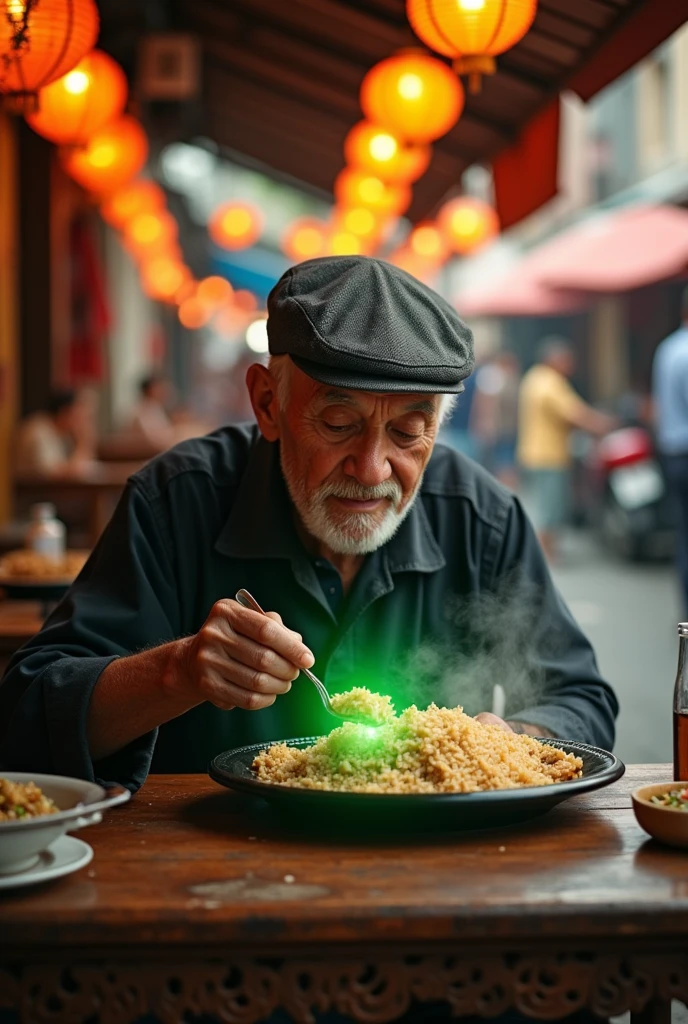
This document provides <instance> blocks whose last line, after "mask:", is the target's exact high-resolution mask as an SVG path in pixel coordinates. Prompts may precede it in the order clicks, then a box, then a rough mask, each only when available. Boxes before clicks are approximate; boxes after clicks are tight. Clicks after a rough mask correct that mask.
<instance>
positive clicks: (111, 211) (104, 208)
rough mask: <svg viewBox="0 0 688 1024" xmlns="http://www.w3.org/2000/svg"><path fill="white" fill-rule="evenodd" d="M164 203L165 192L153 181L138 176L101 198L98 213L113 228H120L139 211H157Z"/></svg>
mask: <svg viewBox="0 0 688 1024" xmlns="http://www.w3.org/2000/svg"><path fill="white" fill-rule="evenodd" d="M165 205H166V200H165V193H164V192H163V190H162V189H161V188H160V186H159V185H157V184H156V183H155V182H154V181H148V180H147V179H145V178H139V179H137V180H136V181H132V182H131V183H130V184H128V185H124V186H123V187H122V188H120V189H118V190H117V191H116V192H113V194H112V195H111V196H108V198H107V199H105V200H103V203H102V204H101V207H100V214H101V217H102V218H103V220H105V221H107V223H108V224H111V225H112V227H114V228H122V227H123V226H124V225H125V224H126V223H127V221H129V220H131V219H132V217H136V216H137V215H138V214H139V213H158V212H159V211H160V210H164V209H165Z"/></svg>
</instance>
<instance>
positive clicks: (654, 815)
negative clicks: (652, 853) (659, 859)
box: [631, 782, 688, 849]
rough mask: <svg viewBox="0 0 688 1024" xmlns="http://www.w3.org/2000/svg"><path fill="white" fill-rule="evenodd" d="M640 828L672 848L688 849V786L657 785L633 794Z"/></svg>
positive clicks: (668, 783) (642, 788)
mask: <svg viewBox="0 0 688 1024" xmlns="http://www.w3.org/2000/svg"><path fill="white" fill-rule="evenodd" d="M631 800H632V801H633V810H634V812H635V816H636V819H637V821H638V824H639V825H640V827H641V828H642V829H644V830H645V831H646V832H647V833H648V834H649V835H651V836H652V837H653V838H654V839H658V840H659V842H660V843H666V844H667V845H668V846H679V847H682V848H683V849H688V782H655V783H653V785H651V786H642V787H641V788H640V789H636V790H635V792H634V793H631Z"/></svg>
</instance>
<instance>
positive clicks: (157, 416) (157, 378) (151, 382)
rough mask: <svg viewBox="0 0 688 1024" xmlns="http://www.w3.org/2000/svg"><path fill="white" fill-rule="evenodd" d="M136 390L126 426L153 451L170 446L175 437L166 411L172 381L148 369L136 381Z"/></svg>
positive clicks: (176, 439) (175, 433) (169, 399)
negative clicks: (135, 399) (132, 409)
mask: <svg viewBox="0 0 688 1024" xmlns="http://www.w3.org/2000/svg"><path fill="white" fill-rule="evenodd" d="M139 393H140V398H139V401H138V404H137V406H136V408H135V409H134V412H133V415H132V418H131V422H130V424H129V430H130V431H131V433H132V434H133V435H134V436H136V437H140V438H142V439H143V440H144V441H145V442H146V443H147V444H148V445H150V447H151V449H154V450H155V451H161V452H162V451H165V449H167V448H171V447H172V445H173V444H176V442H177V441H178V440H179V437H178V435H177V431H176V429H175V426H174V424H173V422H172V419H171V417H170V415H169V413H168V411H167V409H168V406H169V405H170V402H171V400H172V397H173V392H172V385H171V384H170V382H169V381H168V380H167V379H166V378H165V377H163V376H162V374H159V373H152V374H150V375H149V376H147V377H144V378H143V380H142V381H141V382H140V384H139Z"/></svg>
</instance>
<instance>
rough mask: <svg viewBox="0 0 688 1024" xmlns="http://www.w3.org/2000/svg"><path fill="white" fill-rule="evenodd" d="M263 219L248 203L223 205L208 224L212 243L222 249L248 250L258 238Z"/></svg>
mask: <svg viewBox="0 0 688 1024" xmlns="http://www.w3.org/2000/svg"><path fill="white" fill-rule="evenodd" d="M262 230H263V217H262V215H261V213H260V211H259V210H258V209H256V207H255V206H250V205H249V204H248V203H234V202H229V203H223V204H222V205H221V206H218V208H217V209H216V210H215V212H214V213H213V215H212V217H211V218H210V221H209V222H208V232H209V234H210V237H211V238H212V240H213V242H215V244H216V245H219V246H220V247H221V248H222V249H248V247H249V246H250V245H254V244H255V243H256V242H257V241H258V239H259V238H260V234H261V231H262Z"/></svg>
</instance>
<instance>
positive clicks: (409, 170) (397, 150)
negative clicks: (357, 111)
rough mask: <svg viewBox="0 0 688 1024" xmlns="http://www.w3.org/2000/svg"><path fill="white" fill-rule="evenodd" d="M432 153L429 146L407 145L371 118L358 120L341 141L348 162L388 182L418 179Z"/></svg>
mask: <svg viewBox="0 0 688 1024" xmlns="http://www.w3.org/2000/svg"><path fill="white" fill-rule="evenodd" d="M431 156H432V149H431V148H430V146H419V145H415V146H414V145H409V144H408V143H405V142H403V141H402V140H401V139H400V138H399V137H398V136H397V135H395V134H394V132H391V131H390V130H389V129H388V128H380V127H379V126H378V125H375V124H372V123H371V122H370V121H359V122H358V124H355V125H354V126H353V128H352V129H351V131H350V132H349V133H348V135H347V137H346V139H345V140H344V157H345V159H346V161H347V163H348V164H350V165H351V166H352V167H356V168H358V169H359V170H362V171H370V172H372V173H373V174H376V175H377V176H378V178H381V179H382V180H383V181H387V182H389V183H390V184H409V183H410V182H412V181H417V180H418V178H420V177H421V175H423V174H425V172H426V171H427V169H428V165H429V163H430V157H431Z"/></svg>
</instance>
